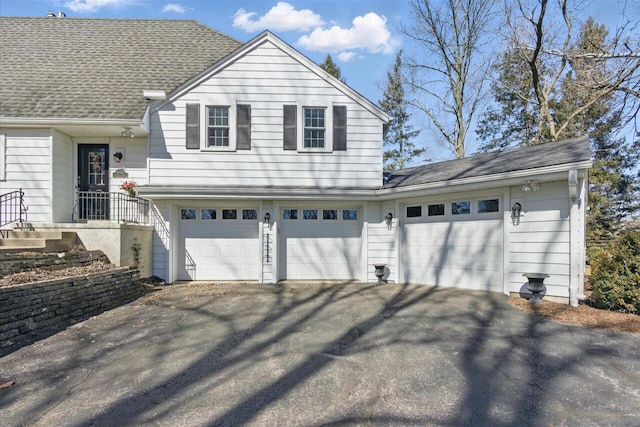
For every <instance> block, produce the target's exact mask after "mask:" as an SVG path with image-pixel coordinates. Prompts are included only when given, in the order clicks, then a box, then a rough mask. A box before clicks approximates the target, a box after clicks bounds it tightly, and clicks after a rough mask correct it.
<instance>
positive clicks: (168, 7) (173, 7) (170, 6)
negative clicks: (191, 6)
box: [162, 3, 188, 13]
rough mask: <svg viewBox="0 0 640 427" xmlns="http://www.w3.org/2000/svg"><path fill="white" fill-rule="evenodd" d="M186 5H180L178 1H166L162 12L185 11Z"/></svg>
mask: <svg viewBox="0 0 640 427" xmlns="http://www.w3.org/2000/svg"><path fill="white" fill-rule="evenodd" d="M187 9H188V8H187V7H185V6H183V5H181V4H180V3H167V4H165V5H164V7H163V8H162V11H163V12H175V13H185V12H186V11H187Z"/></svg>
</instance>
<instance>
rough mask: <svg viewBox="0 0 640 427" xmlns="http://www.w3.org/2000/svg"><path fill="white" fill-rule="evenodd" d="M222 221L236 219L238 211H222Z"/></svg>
mask: <svg viewBox="0 0 640 427" xmlns="http://www.w3.org/2000/svg"><path fill="white" fill-rule="evenodd" d="M222 219H238V211H237V210H235V209H223V210H222Z"/></svg>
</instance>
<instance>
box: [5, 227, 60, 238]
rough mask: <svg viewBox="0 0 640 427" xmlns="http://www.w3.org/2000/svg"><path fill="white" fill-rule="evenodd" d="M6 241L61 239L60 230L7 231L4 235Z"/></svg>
mask: <svg viewBox="0 0 640 427" xmlns="http://www.w3.org/2000/svg"><path fill="white" fill-rule="evenodd" d="M5 234H6V236H7V238H8V239H52V240H53V239H62V232H61V231H60V230H35V231H25V230H17V229H16V230H9V231H8V232H7V233H5Z"/></svg>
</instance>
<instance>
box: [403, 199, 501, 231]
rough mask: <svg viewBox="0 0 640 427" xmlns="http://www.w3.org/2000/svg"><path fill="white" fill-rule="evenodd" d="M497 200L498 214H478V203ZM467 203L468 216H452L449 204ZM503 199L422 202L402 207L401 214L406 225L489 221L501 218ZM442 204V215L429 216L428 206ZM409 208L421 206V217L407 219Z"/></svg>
mask: <svg viewBox="0 0 640 427" xmlns="http://www.w3.org/2000/svg"><path fill="white" fill-rule="evenodd" d="M491 199H498V206H499V207H498V212H482V213H480V212H478V201H480V200H491ZM466 201H469V202H470V204H471V206H470V212H469V213H468V214H458V215H454V214H453V213H452V211H451V204H452V203H455V202H466ZM503 203H504V199H503V197H502V196H497V195H488V196H480V197H462V198H454V199H446V200H442V199H440V200H436V201H422V202H415V203H410V204H405V205H403V208H402V212H403V217H404V221H405V222H406V223H407V224H414V223H433V222H452V221H470V220H491V219H499V218H502V209H503ZM437 204H444V215H434V216H429V205H437ZM411 206H422V215H421V216H417V217H408V216H407V208H408V207H411Z"/></svg>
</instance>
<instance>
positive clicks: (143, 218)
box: [73, 191, 151, 224]
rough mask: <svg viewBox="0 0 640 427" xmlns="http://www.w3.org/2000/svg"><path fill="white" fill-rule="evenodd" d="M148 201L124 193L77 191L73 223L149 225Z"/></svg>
mask: <svg viewBox="0 0 640 427" xmlns="http://www.w3.org/2000/svg"><path fill="white" fill-rule="evenodd" d="M150 204H151V203H150V201H149V200H147V199H143V198H142V197H132V196H129V195H128V194H124V193H111V192H105V191H78V192H77V197H76V204H75V207H74V208H73V220H74V221H94V220H97V221H104V220H109V221H115V222H131V223H135V224H150V223H151V221H150V216H149V207H150Z"/></svg>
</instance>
